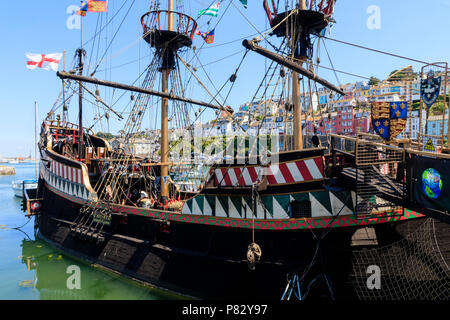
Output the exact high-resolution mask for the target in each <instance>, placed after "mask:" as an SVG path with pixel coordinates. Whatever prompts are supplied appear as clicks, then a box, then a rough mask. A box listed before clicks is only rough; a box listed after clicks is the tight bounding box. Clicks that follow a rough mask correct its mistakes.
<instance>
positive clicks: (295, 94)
mask: <svg viewBox="0 0 450 320" xmlns="http://www.w3.org/2000/svg"><path fill="white" fill-rule="evenodd" d="M299 9H300V10H305V9H306V0H299ZM295 39H296V37H295V35H291V41H292V50H295V46H296V44H295V43H294V41H295ZM300 65H301V66H302V65H303V63H300ZM292 102H293V104H294V110H293V116H294V150H302V149H303V134H302V105H301V103H300V85H299V79H298V72H295V71H294V72H292Z"/></svg>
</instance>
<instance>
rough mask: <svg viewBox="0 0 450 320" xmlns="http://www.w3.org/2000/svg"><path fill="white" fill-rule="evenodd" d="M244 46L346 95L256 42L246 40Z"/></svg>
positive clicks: (343, 93)
mask: <svg viewBox="0 0 450 320" xmlns="http://www.w3.org/2000/svg"><path fill="white" fill-rule="evenodd" d="M242 45H243V46H244V47H245V48H247V49H249V50H252V51H255V52H256V53H259V54H260V55H262V56H264V57H266V58H269V59H270V60H273V61H275V62H277V63H279V64H281V65H283V66H285V67H286V68H289V69H291V70H293V71H295V72H298V73H300V74H302V75H304V76H305V77H307V78H308V79H311V80H313V81H316V82H318V83H320V84H321V85H323V86H324V87H327V88H328V89H330V90H333V91H334V92H337V93H339V94H341V95H343V96H344V95H345V92H344V91H343V90H341V89H340V88H338V87H336V86H335V85H333V84H331V83H329V82H328V81H327V80H325V79H323V78H320V77H318V76H317V75H316V74H315V73H313V72H311V71H309V70H307V69H305V68H303V67H302V66H300V65H299V64H298V63H296V62H294V61H292V60H289V59H288V58H286V57H284V56H282V55H280V54H277V53H273V52H271V51H269V50H267V49H265V48H263V47H260V46H258V45H256V44H255V42H254V41H249V40H244V41H243V42H242Z"/></svg>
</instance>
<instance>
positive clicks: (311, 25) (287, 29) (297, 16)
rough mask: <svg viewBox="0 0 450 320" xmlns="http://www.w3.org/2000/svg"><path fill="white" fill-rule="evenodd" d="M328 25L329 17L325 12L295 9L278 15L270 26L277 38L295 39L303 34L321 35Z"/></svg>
mask: <svg viewBox="0 0 450 320" xmlns="http://www.w3.org/2000/svg"><path fill="white" fill-rule="evenodd" d="M286 17H287V19H286ZM285 19H286V20H285ZM328 23H329V17H328V16H327V15H325V14H324V13H323V12H320V11H314V10H298V9H293V10H290V11H286V12H282V13H278V14H276V15H275V16H274V17H273V19H272V20H271V21H270V26H271V27H272V34H273V35H276V36H277V37H292V36H294V37H295V36H296V35H298V34H301V33H306V34H319V33H320V31H322V30H323V29H324V28H325V27H326V26H327V25H328Z"/></svg>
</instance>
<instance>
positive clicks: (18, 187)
mask: <svg viewBox="0 0 450 320" xmlns="http://www.w3.org/2000/svg"><path fill="white" fill-rule="evenodd" d="M37 187H38V182H37V180H36V179H26V180H16V181H13V183H12V188H13V190H14V195H15V196H16V197H19V198H22V196H23V192H22V190H23V188H25V189H27V190H28V189H37Z"/></svg>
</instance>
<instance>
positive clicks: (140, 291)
mask: <svg viewBox="0 0 450 320" xmlns="http://www.w3.org/2000/svg"><path fill="white" fill-rule="evenodd" d="M14 167H15V169H16V175H15V176H0V299H11V300H17V299H20V300H23V299H26V300H39V299H41V300H48V299H51V300H56V299H58V300H59V299H64V300H78V299H83V300H94V299H95V300H111V299H113V300H116V299H120V300H130V299H131V300H162V299H164V300H173V299H179V298H181V297H179V296H175V295H173V294H170V293H166V292H165V291H162V290H158V289H153V288H149V287H147V286H142V285H140V284H138V283H136V282H133V281H131V280H128V279H126V278H124V277H121V276H117V275H115V274H111V273H107V272H104V271H102V270H99V269H96V268H94V267H91V266H89V265H87V264H83V263H82V262H80V261H78V260H74V259H71V258H70V257H68V256H66V255H65V254H64V253H63V252H61V251H59V250H57V249H55V248H54V247H52V246H50V245H48V244H46V243H45V242H43V241H41V240H38V239H36V238H35V235H34V230H33V225H34V221H33V219H31V220H29V219H28V218H26V217H24V213H23V212H22V211H21V209H20V207H21V199H20V198H17V197H15V196H14V193H13V191H12V187H11V182H12V181H13V180H16V179H17V180H19V179H27V178H28V179H30V178H34V177H35V166H34V164H18V165H14ZM28 221H29V222H28ZM27 222H28V223H27ZM24 224H25V226H23V225H24ZM21 226H23V227H22V228H20V230H16V229H13V228H15V227H21ZM70 266H78V267H79V282H77V283H78V284H79V285H80V289H78V288H73V287H72V286H71V285H70V284H73V283H74V282H73V277H72V276H73V275H74V273H73V271H72V272H71V271H70V270H71V268H69V267H70ZM68 269H69V270H68ZM68 271H69V273H68ZM71 277H72V278H71ZM68 283H69V285H68ZM70 287H72V289H69V288H70Z"/></svg>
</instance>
